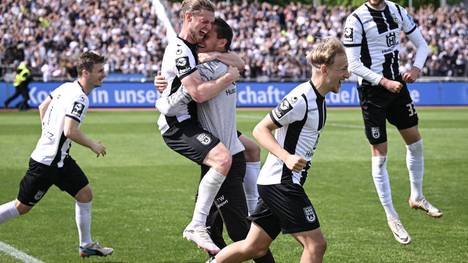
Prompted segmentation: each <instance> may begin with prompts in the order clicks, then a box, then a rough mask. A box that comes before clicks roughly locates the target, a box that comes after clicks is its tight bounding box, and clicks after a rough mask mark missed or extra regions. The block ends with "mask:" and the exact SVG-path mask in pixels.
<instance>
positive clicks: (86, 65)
mask: <svg viewBox="0 0 468 263" xmlns="http://www.w3.org/2000/svg"><path fill="white" fill-rule="evenodd" d="M105 61H106V58H105V57H103V56H101V55H99V54H98V53H96V52H94V51H86V52H84V53H83V54H81V55H80V61H79V62H78V65H77V66H76V67H77V69H78V76H81V74H82V72H83V70H87V71H89V72H91V71H92V70H93V67H94V65H95V64H101V63H104V62H105Z"/></svg>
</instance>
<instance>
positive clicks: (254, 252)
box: [250, 245, 268, 258]
mask: <svg viewBox="0 0 468 263" xmlns="http://www.w3.org/2000/svg"><path fill="white" fill-rule="evenodd" d="M267 252H268V247H266V246H262V245H256V246H255V245H254V246H252V247H251V251H250V255H251V256H252V258H261V257H263V256H265V255H266V253H267Z"/></svg>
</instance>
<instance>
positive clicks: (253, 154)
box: [244, 144, 260, 162]
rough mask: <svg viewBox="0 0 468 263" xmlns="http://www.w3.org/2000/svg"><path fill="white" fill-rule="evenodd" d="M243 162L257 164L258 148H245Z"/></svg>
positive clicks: (258, 159) (253, 146) (253, 145)
mask: <svg viewBox="0 0 468 263" xmlns="http://www.w3.org/2000/svg"><path fill="white" fill-rule="evenodd" d="M244 155H245V161H247V162H258V161H260V147H258V145H256V144H249V147H246V148H245V152H244Z"/></svg>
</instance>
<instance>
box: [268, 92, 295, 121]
mask: <svg viewBox="0 0 468 263" xmlns="http://www.w3.org/2000/svg"><path fill="white" fill-rule="evenodd" d="M296 101H297V97H294V98H292V102H296ZM292 109H293V106H292V105H291V103H290V102H289V101H288V99H287V98H285V99H283V101H282V102H281V103H280V105H278V106H277V107H276V108H275V109H274V110H273V113H274V114H275V116H276V117H277V118H278V119H281V118H283V116H284V115H286V113H288V112H290V111H291V110H292Z"/></svg>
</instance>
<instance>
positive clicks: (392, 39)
mask: <svg viewBox="0 0 468 263" xmlns="http://www.w3.org/2000/svg"><path fill="white" fill-rule="evenodd" d="M386 38H387V46H388V47H393V46H395V45H396V44H397V39H396V34H395V32H391V33H389V34H387V35H386Z"/></svg>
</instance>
